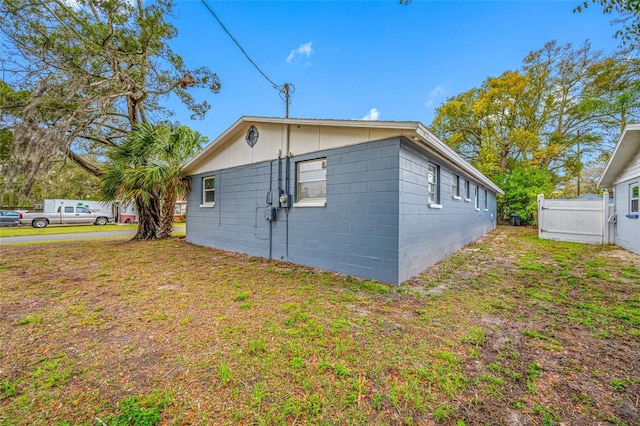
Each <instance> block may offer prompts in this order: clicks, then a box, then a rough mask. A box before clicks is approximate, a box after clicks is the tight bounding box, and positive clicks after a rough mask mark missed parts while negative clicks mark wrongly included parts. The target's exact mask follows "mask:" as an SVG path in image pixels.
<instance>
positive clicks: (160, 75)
mask: <svg viewBox="0 0 640 426" xmlns="http://www.w3.org/2000/svg"><path fill="white" fill-rule="evenodd" d="M173 6H174V5H173V1H172V0H157V1H153V2H142V1H135V2H132V1H128V0H110V1H95V0H74V1H67V0H48V1H44V0H34V1H26V0H0V19H1V20H2V22H3V25H2V26H0V33H1V34H2V41H3V42H2V46H1V48H2V55H3V57H5V58H7V59H6V61H5V63H6V65H7V66H10V68H11V70H12V72H11V76H12V79H11V84H12V86H14V87H15V89H16V91H20V92H23V91H24V92H25V93H28V96H27V97H26V98H25V99H24V100H21V103H20V104H19V105H17V106H16V108H15V109H14V111H13V113H12V114H11V115H10V116H8V115H5V114H4V113H3V115H2V123H0V124H1V125H2V127H5V128H9V129H11V132H12V133H13V145H12V151H11V160H10V161H9V162H8V163H7V164H8V166H7V167H5V168H4V169H3V175H4V179H5V183H6V184H7V186H8V187H11V189H13V190H19V191H21V192H22V193H23V194H28V192H29V191H30V190H31V188H32V186H33V183H34V182H35V180H36V179H37V174H38V171H40V170H42V169H43V168H46V165H47V163H46V160H47V159H48V158H49V156H51V155H58V154H63V155H64V156H66V157H68V158H69V159H71V160H73V161H74V162H75V163H77V164H78V165H80V166H81V167H82V168H84V169H86V170H87V171H88V172H90V173H91V174H93V175H95V176H100V175H102V174H103V172H104V170H103V164H101V163H100V162H99V161H96V160H99V159H101V158H104V154H105V153H106V152H107V151H108V150H110V149H111V148H114V147H117V146H118V145H119V144H120V143H122V141H123V140H124V139H125V138H126V136H127V135H128V133H129V132H130V131H131V130H132V129H133V128H134V127H135V126H136V125H138V124H141V123H149V122H151V121H152V117H162V118H163V119H166V118H167V117H168V116H170V115H171V111H169V110H167V109H166V108H165V107H164V106H163V102H164V101H165V100H166V99H167V98H168V97H169V96H175V97H177V98H178V99H180V100H181V101H182V102H183V104H185V105H186V106H187V107H188V108H189V109H190V110H191V111H192V112H193V117H194V118H203V117H204V115H205V114H206V112H207V111H208V109H209V105H208V104H207V103H206V102H201V103H198V102H196V101H195V99H194V98H193V97H192V96H191V94H190V93H189V92H188V89H189V88H205V89H208V90H210V91H212V92H214V93H215V92H217V91H218V90H219V89H220V82H219V80H218V77H217V76H216V75H215V74H214V73H212V72H211V71H210V70H209V69H207V68H206V67H200V68H189V67H187V65H186V64H185V63H184V61H183V59H182V58H181V57H180V56H179V55H178V54H176V53H175V52H173V51H172V50H171V48H170V47H169V42H170V41H171V40H172V39H173V38H175V37H176V35H177V31H176V28H175V27H174V26H173V25H172V24H171V22H170V21H169V20H168V17H170V16H171V14H172V11H173Z"/></svg>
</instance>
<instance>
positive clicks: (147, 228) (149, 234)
mask: <svg viewBox="0 0 640 426" xmlns="http://www.w3.org/2000/svg"><path fill="white" fill-rule="evenodd" d="M136 210H137V211H138V231H137V232H136V235H135V236H134V237H133V238H132V240H156V239H158V235H159V231H160V199H159V197H158V195H157V194H155V193H154V194H151V199H150V201H149V202H148V203H145V202H143V201H142V200H141V199H139V198H136Z"/></svg>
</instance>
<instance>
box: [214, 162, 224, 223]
mask: <svg viewBox="0 0 640 426" xmlns="http://www.w3.org/2000/svg"><path fill="white" fill-rule="evenodd" d="M220 182H222V170H220V173H219V174H218V186H220ZM214 194H215V192H214ZM214 200H215V199H214ZM214 204H215V203H214ZM221 223H222V208H221V207H218V226H220V225H221Z"/></svg>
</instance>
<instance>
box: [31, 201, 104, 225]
mask: <svg viewBox="0 0 640 426" xmlns="http://www.w3.org/2000/svg"><path fill="white" fill-rule="evenodd" d="M110 221H111V222H112V221H113V218H112V217H109V216H107V215H105V214H104V213H100V212H98V213H96V212H92V211H91V210H89V209H88V208H86V207H82V206H60V207H58V211H57V212H56V213H20V223H22V224H23V225H24V224H31V226H33V227H34V228H45V227H47V225H49V224H52V223H53V224H60V225H62V224H78V225H80V224H90V223H92V224H94V225H106V224H107V223H109V222H110Z"/></svg>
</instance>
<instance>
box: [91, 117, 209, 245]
mask: <svg viewBox="0 0 640 426" xmlns="http://www.w3.org/2000/svg"><path fill="white" fill-rule="evenodd" d="M205 142H206V138H205V137H203V136H201V135H200V134H199V133H198V132H195V131H193V130H191V129H189V128H188V127H186V126H172V125H165V124H161V125H158V126H154V125H151V124H138V125H136V127H135V128H134V129H133V131H131V132H130V133H129V135H128V136H127V138H125V140H124V141H123V142H122V143H121V144H120V145H117V146H114V147H113V148H111V149H110V150H109V151H108V154H107V155H108V157H109V160H110V161H109V162H108V163H107V165H106V166H105V168H104V173H103V175H102V176H101V178H100V179H101V191H102V196H103V199H104V200H105V201H126V200H131V199H132V200H135V207H136V211H137V212H138V231H137V233H136V235H135V236H134V239H139V240H153V239H156V238H167V237H169V236H171V230H172V227H173V213H174V207H175V203H176V199H177V197H178V196H179V195H182V194H184V193H186V190H187V188H188V181H187V180H185V179H184V178H183V177H182V176H181V175H180V170H181V168H182V166H183V165H184V164H185V163H186V162H187V161H188V160H189V159H190V158H191V157H193V156H194V155H195V154H196V153H197V152H198V151H199V150H200V149H201V148H202V145H203V144H204V143H205Z"/></svg>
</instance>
